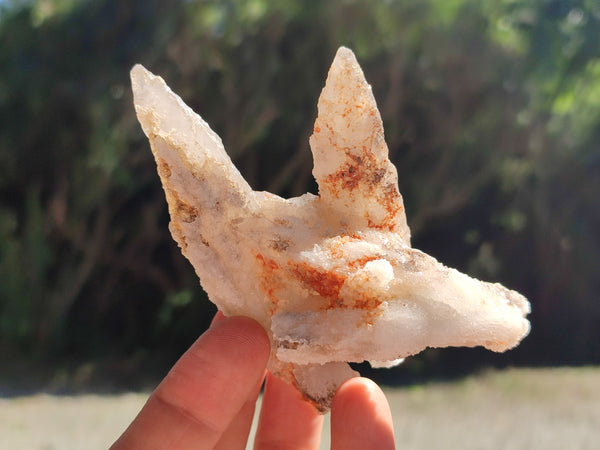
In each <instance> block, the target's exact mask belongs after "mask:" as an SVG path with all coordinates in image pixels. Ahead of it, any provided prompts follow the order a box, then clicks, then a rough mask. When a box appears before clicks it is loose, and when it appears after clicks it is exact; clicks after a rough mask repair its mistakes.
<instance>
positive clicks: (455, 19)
mask: <svg viewBox="0 0 600 450" xmlns="http://www.w3.org/2000/svg"><path fill="white" fill-rule="evenodd" d="M599 38H600V3H598V2H597V1H595V0H579V1H576V0H573V1H569V0H528V1H518V0H495V1H491V0H490V1H477V0H423V1H419V2H409V1H397V2H396V1H370V0H369V1H368V0H335V1H327V2H323V1H316V0H307V1H302V2H298V1H295V0H282V1H278V2H269V1H266V0H247V1H232V0H223V1H173V0H169V1H167V0H147V1H144V2H138V1H133V0H91V1H81V0H79V1H78V0H30V1H26V0H20V1H19V0H13V1H10V0H1V1H0V381H1V382H2V388H3V389H4V391H5V392H8V391H9V390H10V391H11V392H16V391H18V390H19V389H31V386H33V385H36V386H39V387H40V388H43V389H50V390H54V391H61V390H62V391H69V390H76V389H79V388H85V387H87V386H90V385H95V386H105V387H107V388H110V389H115V388H123V389H129V388H132V387H133V388H135V387H139V386H140V384H141V383H144V380H148V382H149V383H153V382H154V380H156V379H158V378H157V377H160V376H161V375H163V374H164V373H165V372H166V371H167V370H168V368H169V367H170V365H171V364H172V363H173V362H174V361H175V360H176V359H177V357H178V356H179V355H180V354H181V353H182V352H183V351H184V350H185V349H186V348H187V347H188V346H189V345H190V344H191V343H192V342H193V340H195V338H196V337H197V336H198V335H199V334H200V333H202V331H203V330H204V329H205V328H206V326H207V325H208V323H209V321H210V319H211V318H212V315H213V314H214V312H215V310H214V307H213V306H212V304H211V303H210V302H209V301H208V300H207V298H206V296H205V294H204V293H203V291H202V289H201V287H200V284H199V282H198V279H197V277H196V275H195V274H194V272H193V269H192V268H191V266H190V265H189V263H188V262H187V260H185V259H184V258H183V256H181V253H180V251H179V249H178V248H177V245H176V244H175V243H174V242H173V240H172V239H171V237H170V234H169V232H168V229H167V224H168V221H169V218H168V213H167V206H166V202H165V198H164V194H163V192H162V189H161V186H160V182H159V179H158V176H157V174H156V169H155V164H154V161H153V158H152V154H151V152H150V148H149V144H148V141H147V140H146V138H145V136H144V135H143V133H142V131H141V128H140V126H139V124H138V123H137V120H136V118H135V115H134V109H133V105H132V95H131V90H130V82H129V70H130V69H131V67H132V66H133V64H135V63H138V62H139V63H142V64H144V65H145V66H146V67H147V68H148V69H150V70H151V71H153V72H154V73H156V74H158V75H161V76H162V77H163V78H164V79H165V80H166V81H167V83H168V84H169V85H170V86H171V87H172V89H173V90H174V91H175V92H177V93H178V94H179V95H180V96H181V97H182V98H183V99H184V100H185V101H186V102H187V103H188V104H189V105H190V106H191V107H192V108H193V109H194V110H195V111H197V112H198V113H199V114H200V115H201V116H202V117H203V118H204V119H205V120H206V121H207V122H208V123H209V124H210V125H211V127H212V128H213V129H214V130H215V131H216V132H217V133H218V134H219V135H220V136H221V137H222V139H223V141H224V144H225V148H226V149H227V150H228V152H229V154H230V155H231V158H232V159H233V161H234V163H235V164H236V165H237V166H238V168H239V169H240V171H241V172H242V173H243V175H244V176H245V177H246V179H247V180H249V182H250V184H251V185H252V186H253V187H254V188H255V189H258V190H269V191H272V192H275V193H278V194H280V195H282V196H296V195H300V194H302V193H304V192H306V191H311V192H313V193H316V185H315V183H314V181H313V179H312V175H311V169H312V157H311V154H310V150H309V146H308V137H309V135H310V133H311V132H312V126H313V122H314V119H315V117H316V103H317V98H318V95H319V93H320V90H321V89H322V87H323V85H324V82H325V77H326V73H327V70H328V68H329V65H330V64H331V61H332V59H333V56H334V54H335V51H336V49H337V48H338V46H340V45H345V46H348V47H350V48H352V49H353V50H354V52H355V53H356V56H357V58H358V60H359V62H360V64H361V65H362V67H363V70H364V72H365V74H366V77H367V80H368V81H369V83H371V84H372V87H373V92H374V94H375V98H376V100H377V102H378V105H379V107H380V110H381V114H382V117H383V121H384V127H385V131H386V140H387V143H388V146H389V149H390V157H391V159H392V161H393V162H394V164H395V165H396V166H397V168H398V174H399V187H400V191H401V192H402V194H403V196H404V201H405V205H406V210H407V215H408V222H409V225H410V227H411V229H412V235H413V246H415V247H417V248H419V249H422V250H424V251H426V252H428V253H430V254H432V255H433V256H435V257H436V258H438V259H439V260H440V261H442V262H443V263H445V264H447V265H449V266H452V267H456V268H458V269H459V270H461V271H464V272H467V273H469V274H470V275H472V276H476V277H478V278H480V279H484V280H488V281H495V282H496V281H497V282H501V283H503V284H505V285H506V286H508V287H510V288H512V289H516V290H518V291H520V292H522V293H523V294H525V295H526V296H527V297H528V298H529V300H530V301H531V304H532V309H533V312H532V314H531V316H530V318H531V322H532V331H531V334H530V336H529V337H527V338H526V339H525V341H524V342H523V343H522V344H521V346H519V347H518V348H517V349H515V350H513V351H510V352H507V353H505V354H502V355H498V354H493V353H491V352H487V351H482V350H478V349H444V350H428V351H426V352H424V353H422V354H421V355H418V356H416V357H413V358H410V359H409V360H408V361H406V362H405V364H403V365H401V366H400V367H399V368H397V369H394V370H391V371H382V372H378V371H377V372H373V371H367V372H369V374H371V375H372V376H373V377H375V378H376V379H378V380H381V381H383V382H386V383H401V382H403V381H404V380H414V379H420V378H428V377H439V376H451V375H455V374H461V373H465V372H469V371H473V370H477V369H479V368H481V367H488V366H495V367H505V366H508V365H511V366H514V365H516V366H557V365H588V364H598V363H600V298H599V293H600V263H599V258H598V255H599V253H600V45H599Z"/></svg>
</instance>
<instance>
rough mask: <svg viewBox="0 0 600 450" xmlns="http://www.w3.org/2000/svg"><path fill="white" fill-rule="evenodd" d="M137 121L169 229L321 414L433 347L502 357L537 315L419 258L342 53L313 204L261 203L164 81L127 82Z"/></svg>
mask: <svg viewBox="0 0 600 450" xmlns="http://www.w3.org/2000/svg"><path fill="white" fill-rule="evenodd" d="M131 79H132V85H133V93H134V103H135V109H136V112H137V116H138V119H139V121H140V123H141V125H142V128H143V130H144V132H145V133H146V135H147V136H148V138H149V140H150V144H151V147H152V152H153V154H154V157H155V159H156V163H157V166H158V173H159V175H160V179H161V181H162V185H163V187H164V190H165V193H166V197H167V202H168V204H169V212H170V215H171V223H170V230H171V233H172V235H173V237H174V239H175V240H176V241H177V243H178V244H179V246H180V247H181V250H182V252H183V254H184V255H185V256H186V257H187V258H188V259H189V260H190V262H191V263H192V265H193V266H194V268H195V270H196V272H197V274H198V276H199V277H200V281H201V284H202V286H203V288H204V289H205V290H206V292H207V293H208V295H209V297H210V299H211V301H212V302H214V303H215V304H216V305H217V306H218V307H219V309H220V310H222V311H223V312H224V313H225V315H228V316H231V315H244V316H249V317H252V318H254V319H256V320H257V321H258V322H260V323H261V324H262V326H263V327H264V328H265V330H266V331H267V333H268V334H269V336H270V339H271V344H272V350H271V358H270V361H269V369H270V370H271V371H272V372H273V373H274V374H275V375H277V376H279V377H281V378H282V379H284V380H286V381H287V382H289V383H291V384H293V385H294V386H296V387H297V388H298V389H299V390H300V391H301V392H302V393H303V395H304V396H305V398H307V399H308V400H310V401H311V402H312V403H313V404H315V406H316V407H317V408H319V409H320V410H321V411H326V410H327V409H328V407H329V404H330V401H331V398H332V396H333V393H334V392H335V390H336V388H337V387H338V386H339V385H340V384H341V383H342V382H343V381H345V380H346V379H348V378H350V377H352V376H355V375H356V372H354V371H353V370H351V369H350V367H349V366H348V364H347V362H362V361H370V362H371V363H372V364H373V365H375V366H386V367H389V366H392V365H394V364H396V363H397V362H399V361H400V360H401V359H402V358H404V357H406V356H409V355H413V354H416V353H418V352H420V351H422V350H423V349H425V348H426V347H447V346H470V347H471V346H479V345H482V346H484V347H486V348H488V349H490V350H494V351H498V352H501V351H505V350H507V349H510V348H512V347H514V346H516V345H517V344H518V343H519V341H520V340H521V339H522V338H523V337H524V336H526V335H527V333H528V332H529V322H528V321H527V319H526V318H525V317H526V316H527V314H528V313H529V303H528V302H527V300H526V299H525V298H524V297H523V296H522V295H520V294H519V293H517V292H515V291H511V290H509V289H507V288H505V287H504V286H502V285H500V284H491V283H486V282H482V281H479V280H475V279H473V278H470V277H468V276H467V275H464V274H462V273H460V272H458V271H456V270H454V269H450V268H448V267H445V266H444V265H442V264H441V263H439V262H438V261H437V260H436V259H434V258H433V257H431V256H429V255H427V254H425V253H423V252H421V251H419V250H416V249H413V248H411V246H410V230H409V228H408V225H407V222H406V216H405V213H404V206H403V202H402V196H401V195H400V193H399V192H398V182H397V181H398V180H397V173H396V168H395V167H394V166H393V165H392V163H391V162H390V161H389V159H388V149H387V146H386V143H385V141H384V134H383V125H382V121H381V117H380V114H379V111H378V109H377V105H376V103H375V99H374V97H373V94H372V93H371V87H370V86H369V85H368V84H367V82H366V80H365V78H364V75H363V72H362V70H361V68H360V67H359V65H358V63H357V62H356V59H355V57H354V54H353V53H352V52H351V51H350V50H349V49H347V48H343V47H342V48H340V49H339V50H338V52H337V54H336V56H335V59H334V61H333V65H332V66H331V69H330V71H329V75H328V77H327V81H326V85H325V88H324V89H323V92H322V93H321V96H320V98H319V102H318V117H317V120H316V122H315V125H314V133H313V135H312V137H311V138H310V145H311V149H312V153H313V157H314V170H313V174H314V176H315V178H316V180H317V182H318V184H319V195H318V196H315V195H312V194H305V195H302V196H300V197H297V198H291V199H284V198H281V197H279V196H277V195H274V194H271V193H268V192H257V191H253V190H252V188H251V187H250V186H249V185H248V183H247V182H246V181H245V180H244V178H243V177H242V176H241V174H240V173H239V171H238V170H237V169H236V168H235V166H234V165H233V164H232V162H231V160H230V158H229V157H228V156H227V153H226V152H225V150H224V148H223V144H222V143H221V140H220V138H219V137H218V136H217V135H216V134H215V133H214V132H213V131H212V130H211V129H210V128H209V126H208V125H207V124H206V122H204V120H202V119H201V118H200V117H199V116H198V115H196V114H195V113H194V112H193V111H192V110H191V109H190V108H189V107H188V106H186V105H185V104H184V103H183V101H182V100H181V99H180V98H179V97H178V96H177V95H175V94H174V93H173V92H172V91H171V90H170V89H169V88H168V86H167V85H166V84H165V82H164V81H163V80H162V79H161V78H160V77H157V76H155V75H153V74H151V73H150V72H148V71H147V70H146V69H144V68H143V67H142V66H140V65H136V66H135V67H134V68H133V70H132V71H131Z"/></svg>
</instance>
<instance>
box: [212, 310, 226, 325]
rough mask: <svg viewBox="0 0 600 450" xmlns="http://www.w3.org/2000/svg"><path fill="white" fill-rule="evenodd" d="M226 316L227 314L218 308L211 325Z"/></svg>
mask: <svg viewBox="0 0 600 450" xmlns="http://www.w3.org/2000/svg"><path fill="white" fill-rule="evenodd" d="M224 318H225V314H223V313H222V312H221V311H220V310H218V311H217V312H216V314H215V316H214V317H213V318H212V320H211V322H210V326H211V327H212V326H213V325H214V324H215V323H217V322H220V321H221V320H223V319H224Z"/></svg>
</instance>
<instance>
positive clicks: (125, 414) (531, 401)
mask: <svg viewBox="0 0 600 450" xmlns="http://www.w3.org/2000/svg"><path fill="white" fill-rule="evenodd" d="M599 388H600V367H583V368H550V369H548V368H545V369H508V370H502V371H488V372H484V373H481V374H477V375H473V376H470V377H467V378H463V379H460V380H458V381H453V382H448V383H440V382H436V383H429V384H425V385H416V386H411V387H402V388H384V390H385V391H386V395H387V396H388V399H389V400H390V404H391V406H392V410H393V415H394V428H395V433H396V441H397V448H399V449H465V450H468V449H478V450H479V449H494V450H498V449H506V450H509V449H511V450H512V449H515V450H516V449H561V450H562V449H566V448H568V449H583V450H585V449H590V450H591V449H597V448H599V445H600V444H599V443H600V390H599ZM146 397H147V394H133V393H130V394H121V395H101V396H99V395H80V396H50V395H46V394H36V395H32V396H21V397H15V398H10V399H3V398H0V448H14V449H21V448H23V449H25V448H26V449H34V450H35V449H40V450H41V449H44V450H51V449H80V448H86V449H92V450H93V449H105V448H107V447H108V446H109V445H110V443H112V442H113V441H114V440H115V439H116V438H117V437H118V436H119V434H120V433H121V432H122V431H123V430H124V429H125V427H126V426H127V424H128V423H129V422H130V421H131V420H132V419H133V417H134V416H135V415H136V413H137V411H138V410H139V409H140V408H141V406H142V405H143V403H144V401H145V399H146ZM328 446H329V435H328V428H326V430H324V435H323V442H322V448H328Z"/></svg>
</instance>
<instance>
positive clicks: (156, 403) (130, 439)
mask: <svg viewBox="0 0 600 450" xmlns="http://www.w3.org/2000/svg"><path fill="white" fill-rule="evenodd" d="M269 352H270V344H269V339H268V337H267V334H266V333H265V331H264V330H263V329H262V327H261V326H260V325H259V324H258V323H257V322H255V321H254V320H252V319H249V318H245V317H231V318H225V317H224V316H223V315H222V314H220V313H218V314H217V316H216V317H215V320H214V321H213V324H212V325H211V327H210V328H209V329H208V330H207V331H206V332H205V333H204V334H203V335H202V336H200V338H199V339H198V340H197V341H196V342H195V343H194V344H193V345H192V346H191V347H190V349H189V350H188V351H187V352H186V353H185V354H184V355H183V356H182V357H181V358H180V360H179V361H178V362H177V363H176V364H175V366H173V368H172V369H171V371H170V372H169V373H168V374H167V376H166V377H165V379H164V380H163V381H162V382H161V383H160V384H159V385H158V387H157V388H156V390H155V391H154V392H153V393H152V394H151V395H150V397H149V398H148V401H147V402H146V404H145V405H144V407H143V408H142V410H141V411H140V413H139V414H138V416H137V417H136V418H135V419H134V421H133V422H132V423H131V425H129V427H128V428H127V430H125V432H124V433H123V435H122V436H121V437H120V438H119V439H118V440H117V441H116V442H115V443H114V444H113V446H112V447H111V449H112V450H123V449H142V448H143V449H167V448H168V449H177V450H183V449H228V450H235V449H245V447H246V442H247V440H248V434H249V431H250V426H251V424H252V418H253V415H254V406H255V403H256V399H257V397H258V394H259V392H260V388H261V386H262V384H263V381H264V382H265V389H264V393H263V400H262V409H261V412H260V419H259V423H258V428H257V432H256V437H255V442H254V448H255V450H271V449H273V450H274V449H282V450H283V449H285V450H292V449H294V450H295V449H298V450H300V449H303V450H304V449H306V450H312V449H315V450H316V449H317V448H318V447H319V440H320V436H321V428H322V425H323V416H322V415H320V414H318V413H317V411H316V410H315V409H314V408H313V407H312V406H311V405H309V404H308V403H306V402H304V401H303V400H302V399H301V396H300V394H299V393H298V391H297V390H296V389H295V388H293V387H291V386H289V385H288V384H286V383H285V382H283V381H281V380H280V379H278V378H276V377H274V376H273V375H271V374H270V373H268V372H267V371H266V369H265V367H266V364H267V360H268V359H269ZM331 448H332V449H333V450H341V449H344V450H353V449H362V450H364V449H381V450H386V449H394V448H395V447H394V431H393V422H392V416H391V412H390V408H389V405H388V402H387V400H386V398H385V395H384V394H383V392H382V391H381V389H380V388H379V387H378V386H377V385H376V384H375V383H373V382H372V381H370V380H368V379H366V378H353V379H351V380H348V381H347V382H345V383H344V384H343V385H342V386H340V388H339V389H338V391H337V392H336V394H335V397H334V399H333V404H332V408H331Z"/></svg>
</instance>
